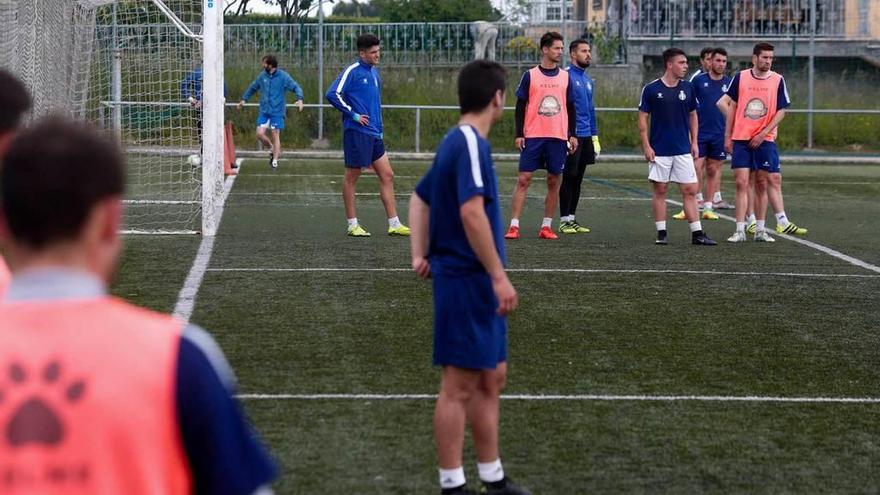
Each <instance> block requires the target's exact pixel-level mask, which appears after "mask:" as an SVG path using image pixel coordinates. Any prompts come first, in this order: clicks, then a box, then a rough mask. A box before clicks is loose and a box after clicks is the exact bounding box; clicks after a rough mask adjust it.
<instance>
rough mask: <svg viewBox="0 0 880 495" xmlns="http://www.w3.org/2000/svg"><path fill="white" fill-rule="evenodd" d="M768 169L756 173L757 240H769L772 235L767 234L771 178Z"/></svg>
mask: <svg viewBox="0 0 880 495" xmlns="http://www.w3.org/2000/svg"><path fill="white" fill-rule="evenodd" d="M769 175H770V174H768V173H767V172H766V171H764V170H758V172H757V173H756V174H755V240H756V241H768V242H769V240H770V239H772V237H770V236H768V235H767V231H766V225H767V223H766V222H767V188H768V186H769V182H770V178H769Z"/></svg>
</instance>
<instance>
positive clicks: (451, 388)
mask: <svg viewBox="0 0 880 495" xmlns="http://www.w3.org/2000/svg"><path fill="white" fill-rule="evenodd" d="M480 379H481V372H480V371H477V370H467V369H463V368H456V367H455V366H444V367H443V371H442V374H441V378H440V393H439V395H438V396H437V404H435V406H434V442H435V444H436V445H437V457H438V461H439V464H440V469H455V468H458V467H461V466H462V450H463V448H464V428H465V423H466V420H467V411H468V405H469V404H470V402H471V400H472V399H473V398H474V396H475V394H476V390H477V387H478V386H479V384H480ZM496 435H497V432H496ZM496 449H497V447H496Z"/></svg>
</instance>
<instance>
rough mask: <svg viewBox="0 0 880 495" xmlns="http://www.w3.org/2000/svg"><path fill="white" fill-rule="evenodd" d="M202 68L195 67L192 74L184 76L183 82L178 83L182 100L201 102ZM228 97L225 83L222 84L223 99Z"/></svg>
mask: <svg viewBox="0 0 880 495" xmlns="http://www.w3.org/2000/svg"><path fill="white" fill-rule="evenodd" d="M202 78H203V75H202V68H201V67H196V68H195V69H193V71H192V72H190V73H189V74H187V75H186V77H185V78H184V79H183V81H182V82H181V83H180V94H182V95H183V99H184V100H188V99H189V98H190V97H192V98H194V99H196V100H199V101H201V100H202ZM228 95H229V88H228V87H227V86H226V82H225V81H224V82H223V97H224V98H225V97H226V96H228Z"/></svg>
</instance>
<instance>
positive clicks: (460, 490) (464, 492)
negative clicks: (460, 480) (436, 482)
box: [440, 485, 477, 495]
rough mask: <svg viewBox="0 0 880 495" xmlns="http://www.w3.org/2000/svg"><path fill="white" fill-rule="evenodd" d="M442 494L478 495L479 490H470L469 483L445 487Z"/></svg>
mask: <svg viewBox="0 0 880 495" xmlns="http://www.w3.org/2000/svg"><path fill="white" fill-rule="evenodd" d="M440 495H477V492H475V491H473V490H468V488H467V485H461V486H457V487H455V488H443V489H442V490H440Z"/></svg>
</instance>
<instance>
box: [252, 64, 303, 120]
mask: <svg viewBox="0 0 880 495" xmlns="http://www.w3.org/2000/svg"><path fill="white" fill-rule="evenodd" d="M257 91H259V92H260V113H264V114H266V115H269V116H271V117H284V116H285V115H286V114H287V107H286V104H287V102H286V101H285V100H284V92H285V91H293V92H294V93H295V94H296V99H297V100H302V99H303V91H302V88H301V87H300V85H299V83H297V82H296V81H295V80H294V79H293V78H292V77H290V74H288V73H287V72H284V71H283V70H281V69H275V72H273V73H272V74H269V73H268V72H266V71H265V70H264V71H263V72H261V73H260V75H259V76H257V78H256V79H254V82H252V83H251V85H250V86H248V88H247V90H246V91H245V92H244V94H243V95H242V96H241V99H242V100H244V101H248V100H249V99H250V97H251V96H253V95H254V93H256V92H257Z"/></svg>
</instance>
